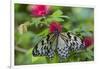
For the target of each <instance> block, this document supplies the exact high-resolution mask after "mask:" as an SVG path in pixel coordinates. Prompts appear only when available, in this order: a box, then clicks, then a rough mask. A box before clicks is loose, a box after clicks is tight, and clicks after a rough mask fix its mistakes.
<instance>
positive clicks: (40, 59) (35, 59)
mask: <svg viewBox="0 0 100 69" xmlns="http://www.w3.org/2000/svg"><path fill="white" fill-rule="evenodd" d="M32 63H33V64H45V63H47V60H46V58H45V57H44V56H41V57H40V56H37V57H33V56H32Z"/></svg>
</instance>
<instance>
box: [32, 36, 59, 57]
mask: <svg viewBox="0 0 100 69" xmlns="http://www.w3.org/2000/svg"><path fill="white" fill-rule="evenodd" d="M56 43H57V38H56V37H54V34H49V35H47V36H46V37H44V38H43V39H41V40H40V41H39V43H38V44H37V45H36V46H35V47H34V48H33V51H32V54H33V56H47V57H50V58H52V57H53V56H54V50H55V48H56Z"/></svg>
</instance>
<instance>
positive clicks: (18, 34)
mask: <svg viewBox="0 0 100 69" xmlns="http://www.w3.org/2000/svg"><path fill="white" fill-rule="evenodd" d="M28 6H29V5H28V4H15V5H14V13H15V18H14V19H15V20H14V21H15V24H14V26H15V27H14V30H15V33H14V35H15V40H14V41H15V65H25V64H27V65H28V64H44V63H57V62H56V59H57V58H56V57H55V58H54V59H53V60H52V61H51V62H49V61H48V60H47V59H46V57H39V56H37V57H33V56H32V48H33V47H34V46H35V45H36V44H37V43H38V41H39V40H40V39H41V37H39V36H40V35H42V36H43V35H44V36H45V35H47V34H48V25H49V24H50V22H52V21H53V20H56V21H58V22H60V23H62V25H63V31H64V32H67V31H72V32H73V33H77V34H78V33H81V36H92V37H93V33H94V9H93V8H85V7H64V6H51V8H52V11H51V12H50V13H49V14H48V15H47V17H46V19H45V20H42V19H43V17H35V16H32V15H31V13H30V11H29V8H28ZM93 49H94V46H93V45H91V47H89V48H87V49H86V50H85V51H83V52H82V53H79V54H80V56H76V55H73V56H70V57H69V58H67V59H66V60H65V62H74V61H91V60H94V52H93Z"/></svg>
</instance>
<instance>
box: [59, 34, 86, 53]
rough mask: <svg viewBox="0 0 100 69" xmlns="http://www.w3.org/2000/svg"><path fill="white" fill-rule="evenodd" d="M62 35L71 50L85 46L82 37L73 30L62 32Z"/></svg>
mask: <svg viewBox="0 0 100 69" xmlns="http://www.w3.org/2000/svg"><path fill="white" fill-rule="evenodd" d="M61 37H62V39H64V40H65V42H66V44H67V45H68V47H69V49H70V50H74V51H76V50H80V49H83V48H84V45H83V43H82V41H81V39H80V38H79V37H78V36H76V35H74V34H73V33H71V32H67V33H61Z"/></svg>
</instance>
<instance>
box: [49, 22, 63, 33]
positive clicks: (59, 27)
mask: <svg viewBox="0 0 100 69" xmlns="http://www.w3.org/2000/svg"><path fill="white" fill-rule="evenodd" d="M56 30H57V31H58V32H61V31H62V25H61V24H60V23H58V22H52V23H51V24H50V26H49V31H50V32H51V33H53V32H55V31H56Z"/></svg>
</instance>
